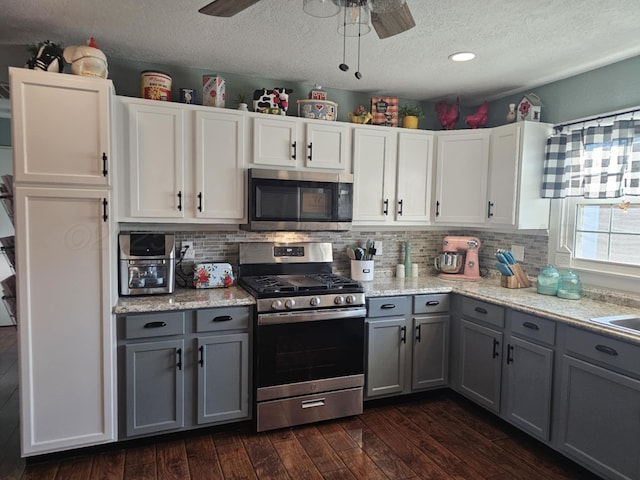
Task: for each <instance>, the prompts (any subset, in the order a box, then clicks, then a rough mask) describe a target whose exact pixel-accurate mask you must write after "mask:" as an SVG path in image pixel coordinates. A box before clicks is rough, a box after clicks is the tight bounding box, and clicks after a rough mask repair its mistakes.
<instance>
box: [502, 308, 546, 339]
mask: <svg viewBox="0 0 640 480" xmlns="http://www.w3.org/2000/svg"><path fill="white" fill-rule="evenodd" d="M508 316H509V321H510V323H511V332H512V333H514V334H515V335H518V336H519V337H524V338H529V339H531V340H535V341H536V342H540V343H546V344H547V345H554V344H555V341H556V322H554V321H553V320H547V319H546V318H540V317H536V316H534V315H529V314H527V313H522V312H514V311H513V310H509V314H508Z"/></svg>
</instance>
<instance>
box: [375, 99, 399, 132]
mask: <svg viewBox="0 0 640 480" xmlns="http://www.w3.org/2000/svg"><path fill="white" fill-rule="evenodd" d="M371 114H372V115H373V122H372V123H373V124H374V125H382V126H385V127H397V126H398V97H373V98H371Z"/></svg>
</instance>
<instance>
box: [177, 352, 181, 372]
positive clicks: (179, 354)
mask: <svg viewBox="0 0 640 480" xmlns="http://www.w3.org/2000/svg"><path fill="white" fill-rule="evenodd" d="M176 353H177V354H178V363H176V367H178V370H182V349H181V348H179V349H178V350H176Z"/></svg>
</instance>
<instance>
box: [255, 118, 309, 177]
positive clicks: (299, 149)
mask: <svg viewBox="0 0 640 480" xmlns="http://www.w3.org/2000/svg"><path fill="white" fill-rule="evenodd" d="M297 125H298V124H297V120H296V119H294V118H287V117H275V116H271V115H265V116H264V117H255V118H254V119H253V163H256V164H259V165H275V166H284V167H291V168H294V167H295V166H296V162H297V158H298V156H299V155H300V156H301V155H304V154H305V152H304V145H299V144H298V143H297V141H296V139H297Z"/></svg>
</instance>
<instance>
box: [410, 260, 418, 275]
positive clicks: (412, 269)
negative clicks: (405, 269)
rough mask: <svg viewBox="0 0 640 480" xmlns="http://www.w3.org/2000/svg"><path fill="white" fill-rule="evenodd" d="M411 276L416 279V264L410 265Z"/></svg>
mask: <svg viewBox="0 0 640 480" xmlns="http://www.w3.org/2000/svg"><path fill="white" fill-rule="evenodd" d="M411 276H412V277H413V278H417V277H418V264H417V263H412V264H411Z"/></svg>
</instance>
